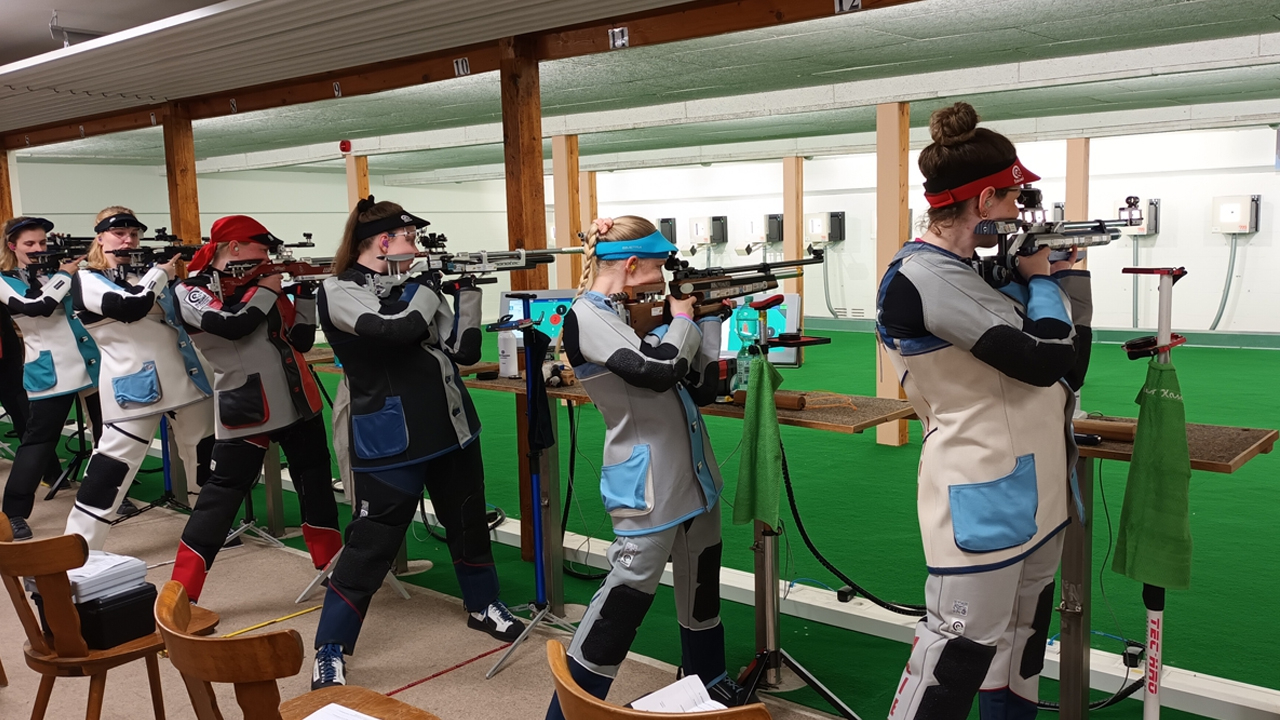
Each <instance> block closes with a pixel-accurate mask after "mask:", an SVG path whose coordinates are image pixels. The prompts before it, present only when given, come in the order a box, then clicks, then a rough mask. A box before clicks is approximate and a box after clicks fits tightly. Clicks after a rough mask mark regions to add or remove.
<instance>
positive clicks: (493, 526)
mask: <svg viewBox="0 0 1280 720" xmlns="http://www.w3.org/2000/svg"><path fill="white" fill-rule="evenodd" d="M485 507H488V508H492V509H493V511H494V514H496V515H497V517H496V518H494V520H493V521H492V522H490V523H489V532H493V531H494V530H497V529H498V526H500V525H502V523H504V522H506V521H507V513H506V511H504V510H503V509H502V508H500V507H498V506H497V505H492V504H490V503H485ZM418 511H419V512H420V513H422V526H423V527H424V528H426V529H427V534H428V535H430V536H431V537H433V538H435V539H436V540H439V541H440V542H442V543H448V542H449V539H448V538H447V537H445V536H444V535H440V534H438V533H437V532H436V531H435V530H434V526H433V525H432V524H431V523H430V522H428V521H427V497H426V496H425V495H423V496H422V497H419V498H418ZM409 531H410V532H412V533H413V539H414V540H417V541H418V542H426V538H422V537H418V531H417V530H414V529H413V523H410V524H409Z"/></svg>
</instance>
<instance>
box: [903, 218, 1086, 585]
mask: <svg viewBox="0 0 1280 720" xmlns="http://www.w3.org/2000/svg"><path fill="white" fill-rule="evenodd" d="M1091 314H1092V306H1091V298H1090V295H1089V278H1088V274H1087V273H1085V272H1080V271H1066V272H1062V273H1057V274H1055V276H1054V277H1053V278H1048V277H1037V278H1033V279H1032V280H1031V281H1030V283H1029V284H1021V283H1010V284H1009V285H1007V286H1005V287H1004V288H1001V289H1000V290H996V289H993V288H992V287H991V286H990V285H988V284H987V283H986V282H985V281H984V280H983V279H982V278H981V276H979V275H978V274H977V273H976V272H974V269H973V267H972V266H971V265H970V264H969V263H968V262H967V261H965V260H964V259H962V258H960V257H958V256H956V255H954V254H952V253H950V252H948V251H946V250H944V249H942V248H939V247H937V246H935V245H930V244H928V243H924V242H914V243H908V244H907V245H906V246H905V247H904V248H903V249H902V250H900V251H899V252H898V254H897V256H895V257H894V259H893V262H891V263H890V264H889V268H888V270H887V271H886V272H885V276H884V279H883V281H882V282H881V284H880V290H879V295H878V300H877V333H878V335H879V339H880V342H881V343H882V344H883V346H884V348H885V350H886V352H887V354H888V355H889V358H890V360H891V361H892V363H893V367H894V369H895V371H896V372H897V375H898V380H899V382H901V383H902V386H903V387H904V388H905V389H906V392H907V397H908V398H909V399H910V401H911V404H912V406H913V407H914V408H915V411H916V414H917V415H919V416H920V419H921V420H922V421H923V423H924V442H923V446H922V448H921V451H920V469H919V487H918V497H917V509H918V513H919V519H920V532H921V535H922V537H923V540H924V553H925V561H926V563H927V565H928V568H929V571H930V572H931V573H935V574H948V573H967V572H982V571H985V570H993V569H996V568H1000V567H1004V566H1006V565H1009V564H1011V563H1014V562H1017V561H1018V560H1021V559H1022V558H1023V557H1025V556H1027V555H1028V554H1030V553H1031V552H1032V551H1034V550H1035V549H1037V548H1038V547H1039V546H1040V545H1042V544H1043V543H1044V542H1046V541H1047V540H1048V539H1049V538H1051V537H1052V536H1053V535H1055V534H1056V533H1058V532H1059V531H1061V530H1062V529H1063V528H1064V527H1065V526H1066V524H1067V522H1068V517H1069V516H1068V502H1069V499H1070V498H1073V497H1076V493H1077V491H1076V488H1075V462H1076V458H1077V456H1078V452H1077V448H1076V444H1075V437H1074V434H1073V430H1072V423H1071V419H1072V414H1073V412H1074V410H1075V394H1074V392H1073V391H1074V390H1075V389H1078V388H1079V387H1080V385H1081V384H1082V383H1083V379H1084V371H1085V369H1086V367H1087V364H1088V347H1089V341H1090V331H1089V323H1090V322H1091ZM1077 502H1078V500H1077ZM1078 508H1079V506H1078ZM1079 510H1080V511H1081V516H1083V512H1082V510H1083V508H1079Z"/></svg>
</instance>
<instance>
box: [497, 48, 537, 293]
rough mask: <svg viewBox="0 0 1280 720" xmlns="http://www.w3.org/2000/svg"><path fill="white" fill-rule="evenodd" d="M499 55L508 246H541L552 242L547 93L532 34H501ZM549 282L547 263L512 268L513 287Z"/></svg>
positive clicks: (514, 247)
mask: <svg viewBox="0 0 1280 720" xmlns="http://www.w3.org/2000/svg"><path fill="white" fill-rule="evenodd" d="M498 58H499V66H500V67H499V69H500V78H501V82H502V144H503V147H504V149H505V154H506V170H507V234H508V237H507V246H508V247H509V248H510V249H512V250H518V249H521V248H524V249H525V250H541V249H544V248H546V247H547V222H546V219H547V214H546V213H547V209H546V208H547V206H546V200H545V193H544V191H543V185H542V97H541V94H540V93H541V89H540V84H539V81H538V60H537V58H536V57H535V56H534V42H533V38H530V37H525V36H520V37H506V38H502V39H501V40H499V41H498ZM546 287H547V266H546V265H539V266H537V268H536V269H534V270H526V271H521V272H513V273H511V289H512V290H542V289H545V288H546Z"/></svg>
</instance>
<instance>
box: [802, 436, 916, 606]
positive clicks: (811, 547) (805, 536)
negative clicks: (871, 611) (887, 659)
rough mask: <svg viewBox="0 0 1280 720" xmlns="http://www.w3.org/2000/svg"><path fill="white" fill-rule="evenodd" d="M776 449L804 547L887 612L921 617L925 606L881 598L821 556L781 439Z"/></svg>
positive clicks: (854, 588)
mask: <svg viewBox="0 0 1280 720" xmlns="http://www.w3.org/2000/svg"><path fill="white" fill-rule="evenodd" d="M778 450H779V451H780V452H781V454H782V481H783V484H784V485H785V486H786V488H787V502H788V503H790V505H791V517H792V518H794V519H795V521H796V530H798V531H799V532H800V538H801V539H802V540H804V544H805V547H807V548H809V552H810V553H813V556H814V557H815V558H817V559H818V562H820V563H822V566H823V567H825V568H826V569H827V570H829V571H830V572H831V574H832V575H835V576H836V577H837V578H839V579H840V581H841V582H843V583H844V584H845V585H848V586H849V587H850V588H852V589H853V591H854V592H855V593H857V594H858V595H861V596H862V597H864V598H866V599H868V600H870V601H871V602H873V603H875V604H876V605H879V606H880V607H882V608H884V609H885V610H888V611H889V612H895V613H898V614H899V615H908V616H910V617H923V616H924V614H925V607H924V606H923V605H906V604H903V603H895V602H889V601H887V600H881V599H880V598H878V597H876V596H875V595H872V594H871V593H870V592H867V590H866V588H864V587H862V586H861V585H859V584H858V583H856V582H854V581H853V580H852V579H850V578H849V576H848V575H845V574H844V573H842V572H840V570H839V569H838V568H837V567H836V566H835V565H832V564H831V562H830V561H829V560H827V559H826V558H825V557H823V555H822V553H820V552H818V548H817V547H816V546H815V545H814V544H813V540H812V539H811V538H810V537H809V533H808V532H807V531H806V530H805V529H804V521H802V520H801V519H800V508H798V507H797V506H796V493H795V489H794V488H793V487H792V485H791V471H790V470H789V469H788V468H787V451H786V449H784V448H783V447H782V441H781V439H779V441H778Z"/></svg>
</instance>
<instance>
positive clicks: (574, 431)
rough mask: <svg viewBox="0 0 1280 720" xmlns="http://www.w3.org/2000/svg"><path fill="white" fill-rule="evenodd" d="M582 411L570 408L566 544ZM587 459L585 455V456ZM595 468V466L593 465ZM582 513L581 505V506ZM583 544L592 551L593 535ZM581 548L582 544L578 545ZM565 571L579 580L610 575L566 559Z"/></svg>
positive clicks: (563, 529)
mask: <svg viewBox="0 0 1280 720" xmlns="http://www.w3.org/2000/svg"><path fill="white" fill-rule="evenodd" d="M581 411H582V405H581V404H579V405H577V406H571V407H570V408H569V413H568V415H569V476H568V483H567V487H566V488H565V492H564V511H563V512H561V513H560V544H561V545H563V544H564V536H565V533H566V532H567V531H568V529H569V502H570V501H571V500H572V499H573V481H574V479H575V477H576V471H577V455H578V452H579V451H578V413H579V412H581ZM584 459H585V456H584ZM592 469H593V470H594V469H595V467H594V466H592ZM579 514H581V507H579ZM583 524H584V525H585V524H586V518H585V517H584V518H583ZM583 545H585V546H586V548H587V553H588V554H590V552H591V536H590V535H588V536H587V539H586V541H585V542H584V543H583ZM578 549H579V550H581V549H582V546H579V547H578ZM563 567H564V573H565V574H566V575H568V576H569V577H574V578H578V579H579V580H592V581H594V580H603V579H604V578H605V577H607V576H608V575H609V573H608V572H583V571H581V570H577V569H575V568H574V567H573V563H572V562H570V561H569V560H567V559H566V560H565V561H564V564H563Z"/></svg>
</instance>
